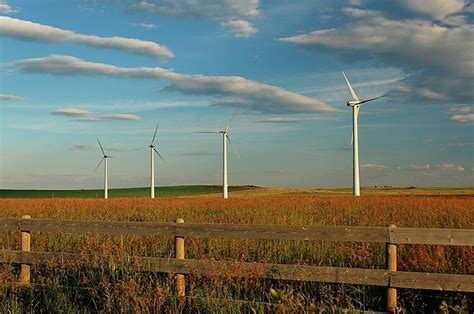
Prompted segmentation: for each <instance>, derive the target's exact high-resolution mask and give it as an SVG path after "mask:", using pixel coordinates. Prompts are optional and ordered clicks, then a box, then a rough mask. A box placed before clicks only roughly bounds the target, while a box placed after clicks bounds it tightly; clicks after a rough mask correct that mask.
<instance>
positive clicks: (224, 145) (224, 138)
mask: <svg viewBox="0 0 474 314" xmlns="http://www.w3.org/2000/svg"><path fill="white" fill-rule="evenodd" d="M238 111H239V109H237V110H236V111H235V112H234V114H233V115H232V117H231V118H230V120H229V122H228V123H227V125H226V127H225V128H224V129H222V130H221V131H204V132H195V133H221V134H222V155H223V158H222V168H223V169H222V195H223V197H224V199H227V198H229V184H228V180H227V141H229V143H230V145H231V146H232V148H233V149H234V151H235V153H236V155H237V157H238V158H239V159H240V154H239V152H238V151H237V148H236V147H235V146H234V144H232V141H231V140H230V137H229V134H228V132H229V127H230V123H231V122H232V120H233V119H234V118H235V116H236V115H237V112H238Z"/></svg>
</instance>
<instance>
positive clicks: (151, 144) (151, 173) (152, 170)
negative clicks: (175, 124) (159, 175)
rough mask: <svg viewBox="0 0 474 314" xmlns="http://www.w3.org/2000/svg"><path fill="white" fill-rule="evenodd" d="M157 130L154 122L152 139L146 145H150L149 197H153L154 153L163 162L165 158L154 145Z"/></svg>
mask: <svg viewBox="0 0 474 314" xmlns="http://www.w3.org/2000/svg"><path fill="white" fill-rule="evenodd" d="M157 132H158V123H157V124H156V128H155V133H154V134H153V139H152V140H151V143H150V145H149V146H148V147H150V153H151V156H150V161H151V169H150V196H151V198H155V154H157V155H158V156H159V157H160V158H161V159H162V160H163V161H164V162H166V160H165V159H164V158H163V156H161V154H160V153H159V152H158V150H157V149H156V146H155V138H156V133H157Z"/></svg>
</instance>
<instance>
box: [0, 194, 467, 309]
mask: <svg viewBox="0 0 474 314" xmlns="http://www.w3.org/2000/svg"><path fill="white" fill-rule="evenodd" d="M466 191H467V192H466ZM366 192H367V193H366V194H367V196H364V197H361V198H358V199H354V198H352V197H351V196H348V195H346V193H347V191H346V190H342V191H341V190H330V191H326V192H324V193H321V191H319V192H317V190H316V191H315V190H284V189H263V188H262V189H253V190H240V191H234V192H233V193H232V194H230V195H231V198H230V199H228V200H222V199H221V197H220V195H219V194H218V193H214V194H203V195H194V196H189V195H188V196H180V197H159V198H156V199H154V200H151V199H148V198H116V199H110V200H103V199H84V198H82V199H77V198H59V199H56V198H55V199H46V198H43V199H37V198H29V199H14V198H4V199H0V217H21V216H22V215H25V214H29V215H31V216H32V217H33V218H63V219H64V218H66V219H82V220H105V221H107V220H108V221H117V220H119V221H164V222H171V221H173V220H175V219H176V218H178V217H180V218H183V219H184V220H185V221H186V222H210V223H212V222H216V223H246V224H299V225H303V224H318V225H355V226H368V225H370V226H386V225H388V224H395V225H397V226H400V227H401V226H403V227H439V228H470V229H472V228H474V196H473V193H472V189H462V190H459V191H455V190H452V189H449V190H443V189H437V190H432V191H431V192H430V191H429V190H422V191H421V192H420V194H421V195H410V194H404V193H405V192H403V193H402V196H400V195H393V193H394V192H393V191H387V192H389V193H387V195H379V193H380V190H376V191H369V190H367V191H366ZM411 192H413V191H411ZM429 194H430V195H429ZM257 196H258V197H257ZM32 239H33V240H32V241H33V242H32V249H33V250H36V251H59V252H84V253H93V254H95V255H96V256H97V258H106V257H107V256H108V255H110V254H119V255H120V254H127V255H140V256H157V257H167V256H170V255H172V252H173V246H172V239H171V238H167V237H139V236H126V237H124V239H123V243H124V246H123V247H122V246H121V241H122V239H121V238H120V236H109V235H94V234H56V233H47V232H38V233H34V234H33V235H32ZM0 248H1V249H17V248H18V234H17V232H1V233H0ZM186 258H194V259H212V260H230V261H247V262H275V263H287V264H290V263H291V264H307V265H320V266H347V267H362V268H384V267H385V265H384V258H385V250H384V246H383V245H382V244H369V243H335V242H319V241H309V242H304V241H283V240H282V241H277V240H273V241H265V240H236V239H200V238H199V239H198V238H188V239H186ZM398 258H399V264H398V269H399V270H407V271H424V272H438V273H457V274H474V262H473V261H474V249H473V248H472V247H443V246H422V245H401V246H399V249H398ZM0 267H1V268H0V304H1V305H0V311H1V312H39V311H42V312H61V311H62V312H97V311H99V312H177V311H181V310H184V311H185V312H192V311H194V312H234V313H241V312H304V311H316V310H318V309H325V310H326V311H327V312H337V311H339V310H340V309H349V310H375V311H380V310H384V293H385V290H384V289H383V288H377V287H368V286H367V287H366V286H353V285H334V284H324V283H301V282H286V281H275V280H257V279H252V278H247V279H235V278H229V277H228V276H225V275H224V276H223V277H222V278H202V277H196V276H189V277H188V279H187V284H188V286H187V295H189V298H188V299H186V301H182V300H179V299H178V298H177V296H176V293H175V290H174V284H173V281H172V278H171V277H170V276H168V275H165V274H151V273H139V272H136V271H134V268H133V265H129V267H123V268H120V269H117V268H115V267H114V266H113V265H110V267H105V268H101V269H87V268H84V267H79V266H77V267H70V268H58V267H55V266H54V265H51V266H45V267H36V266H35V267H33V269H32V271H33V273H32V282H33V286H32V287H30V288H18V287H14V286H11V285H8V284H7V283H8V282H12V281H14V280H15V278H16V277H15V276H16V275H17V273H18V268H17V267H11V266H9V265H1V266H0ZM472 297H473V296H472V295H469V294H459V293H443V292H436V291H416V290H403V289H400V290H399V305H400V306H401V309H402V311H405V312H408V313H413V312H419V313H424V312H438V311H440V306H441V307H446V308H447V309H448V310H449V311H450V312H458V313H472V312H473V309H474V308H473V301H472V300H473V298H472ZM79 309H80V310H79Z"/></svg>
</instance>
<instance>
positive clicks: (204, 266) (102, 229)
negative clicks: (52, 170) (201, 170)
mask: <svg viewBox="0 0 474 314" xmlns="http://www.w3.org/2000/svg"><path fill="white" fill-rule="evenodd" d="M1 229H3V230H18V231H19V232H20V238H21V251H12V250H0V262H1V263H17V264H21V266H22V267H21V273H20V279H19V281H20V282H23V283H29V281H30V265H34V264H44V263H50V262H51V261H55V262H57V263H67V262H75V263H78V262H79V263H81V264H85V265H89V266H91V267H94V266H106V265H107V264H108V263H109V262H110V261H111V260H113V262H114V263H115V264H116V265H120V264H123V263H130V262H134V263H135V264H136V265H137V266H138V268H139V269H140V270H141V271H151V272H166V273H173V274H176V284H177V291H178V294H179V295H180V296H184V295H185V277H184V275H204V276H216V274H226V275H228V276H234V277H255V278H272V279H281V280H300V281H321V282H329V283H344V284H361V285H374V286H383V287H387V309H388V310H389V311H391V312H393V311H395V310H396V306H397V303H396V299H397V291H396V289H397V288H409V289H429V290H445V291H459V292H474V275H457V274H438V273H420V272H404V271H397V245H399V244H426V245H433V244H434V245H455V246H474V229H443V228H436V229H434V228H433V229H423V228H397V227H395V226H387V227H359V226H356V227H343V226H314V225H308V226H287V225H241V224H204V223H198V224H197V223H184V221H182V220H180V219H178V220H177V221H176V222H175V223H156V222H104V221H77V220H57V219H30V218H29V216H24V217H23V218H21V219H18V218H6V219H0V230H1ZM38 231H48V232H81V233H103V234H115V235H142V236H145V235H146V236H151V235H153V236H157V235H158V236H172V237H174V239H175V258H158V257H131V256H128V257H125V258H124V257H122V258H120V257H117V256H111V257H110V258H109V259H108V260H105V261H104V260H102V259H101V260H97V259H96V258H94V257H93V256H86V255H83V254H77V253H62V252H61V253H59V252H34V251H30V238H31V232H38ZM186 237H207V238H245V239H273V240H305V241H310V240H311V241H349V242H375V243H385V244H386V261H387V269H361V268H347V267H320V266H310V265H287V264H269V263H244V262H230V261H211V260H192V259H185V256H184V253H185V249H184V239H185V238H186Z"/></svg>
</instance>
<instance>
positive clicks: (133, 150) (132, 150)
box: [126, 147, 146, 152]
mask: <svg viewBox="0 0 474 314" xmlns="http://www.w3.org/2000/svg"><path fill="white" fill-rule="evenodd" d="M145 148H146V147H140V148H135V149H131V150H127V151H126V152H135V151H137V150H142V149H145Z"/></svg>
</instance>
